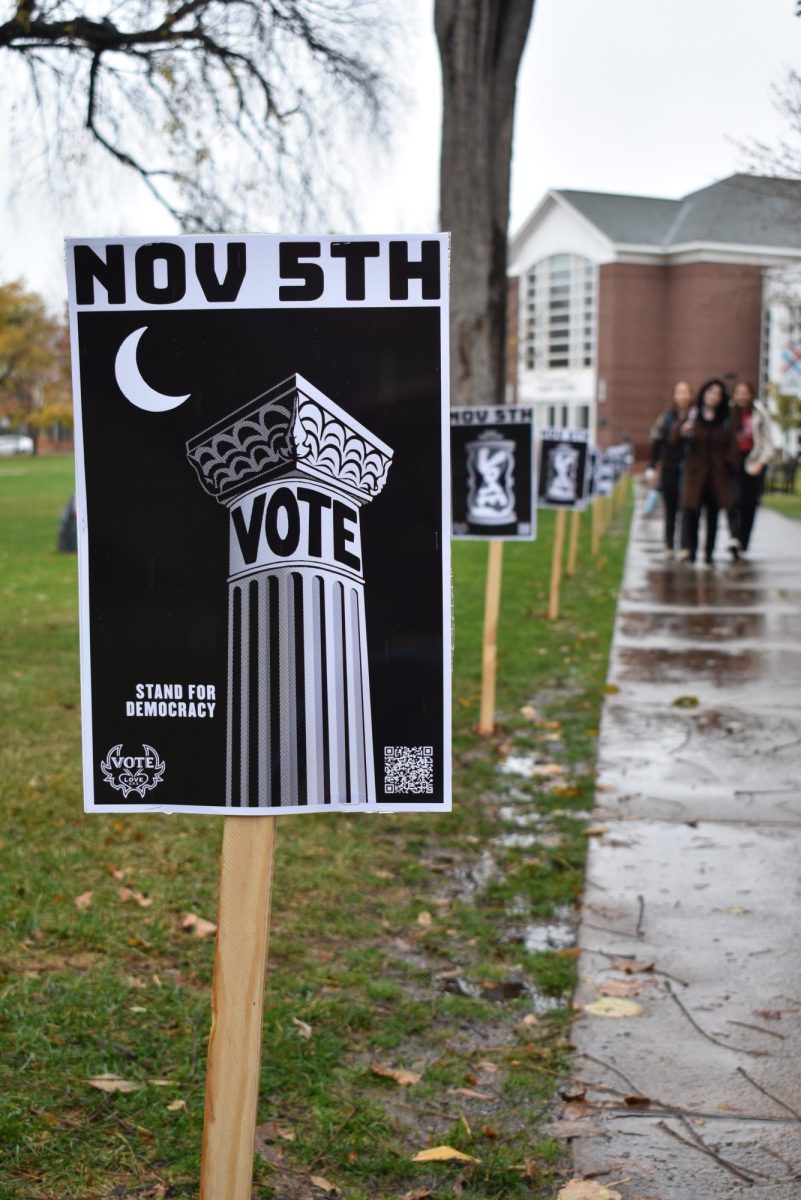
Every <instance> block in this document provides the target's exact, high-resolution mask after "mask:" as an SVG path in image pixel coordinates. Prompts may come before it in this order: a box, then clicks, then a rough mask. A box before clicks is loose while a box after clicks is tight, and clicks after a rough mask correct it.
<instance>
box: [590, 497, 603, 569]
mask: <svg viewBox="0 0 801 1200" xmlns="http://www.w3.org/2000/svg"><path fill="white" fill-rule="evenodd" d="M600 552H601V497H600V496H595V497H594V499H593V502H592V556H593V558H597V557H598V555H599V554H600Z"/></svg>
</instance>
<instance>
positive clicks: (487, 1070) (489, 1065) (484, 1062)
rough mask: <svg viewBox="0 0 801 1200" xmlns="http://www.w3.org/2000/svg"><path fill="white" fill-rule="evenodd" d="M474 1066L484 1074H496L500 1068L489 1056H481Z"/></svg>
mask: <svg viewBox="0 0 801 1200" xmlns="http://www.w3.org/2000/svg"><path fill="white" fill-rule="evenodd" d="M476 1066H477V1067H478V1069H479V1071H483V1073H484V1074H485V1075H496V1074H497V1073H498V1071H500V1069H501V1068H500V1067H499V1066H498V1064H497V1063H494V1062H492V1060H491V1059H489V1058H482V1059H481V1061H480V1062H477V1063H476Z"/></svg>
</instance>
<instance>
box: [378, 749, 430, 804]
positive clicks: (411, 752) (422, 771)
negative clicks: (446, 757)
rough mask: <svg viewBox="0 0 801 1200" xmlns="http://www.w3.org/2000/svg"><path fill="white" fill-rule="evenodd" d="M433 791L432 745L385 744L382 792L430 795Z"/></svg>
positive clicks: (388, 793)
mask: <svg viewBox="0 0 801 1200" xmlns="http://www.w3.org/2000/svg"><path fill="white" fill-rule="evenodd" d="M433 791H434V747H433V746H385V747H384V792H385V793H386V794H387V795H390V796H391V795H395V794H396V793H398V792H405V793H406V794H407V795H413V796H422V795H426V794H428V795H430V794H431V793H432V792H433Z"/></svg>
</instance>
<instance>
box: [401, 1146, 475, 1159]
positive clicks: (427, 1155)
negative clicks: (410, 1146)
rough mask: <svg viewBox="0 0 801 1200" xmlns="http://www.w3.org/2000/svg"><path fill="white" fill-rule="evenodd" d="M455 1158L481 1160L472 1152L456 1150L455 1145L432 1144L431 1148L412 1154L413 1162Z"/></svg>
mask: <svg viewBox="0 0 801 1200" xmlns="http://www.w3.org/2000/svg"><path fill="white" fill-rule="evenodd" d="M454 1159H458V1160H459V1162H474V1163H477V1162H481V1159H480V1158H473V1156H472V1154H462V1152H461V1150H454V1148H453V1146H432V1147H431V1149H430V1150H420V1151H419V1152H418V1153H417V1154H413V1155H412V1162H452V1161H453V1160H454Z"/></svg>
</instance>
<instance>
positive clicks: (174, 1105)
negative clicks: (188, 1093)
mask: <svg viewBox="0 0 801 1200" xmlns="http://www.w3.org/2000/svg"><path fill="white" fill-rule="evenodd" d="M182 1108H186V1101H185V1100H171V1101H170V1103H169V1104H168V1105H167V1112H180V1111H181V1109H182Z"/></svg>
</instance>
